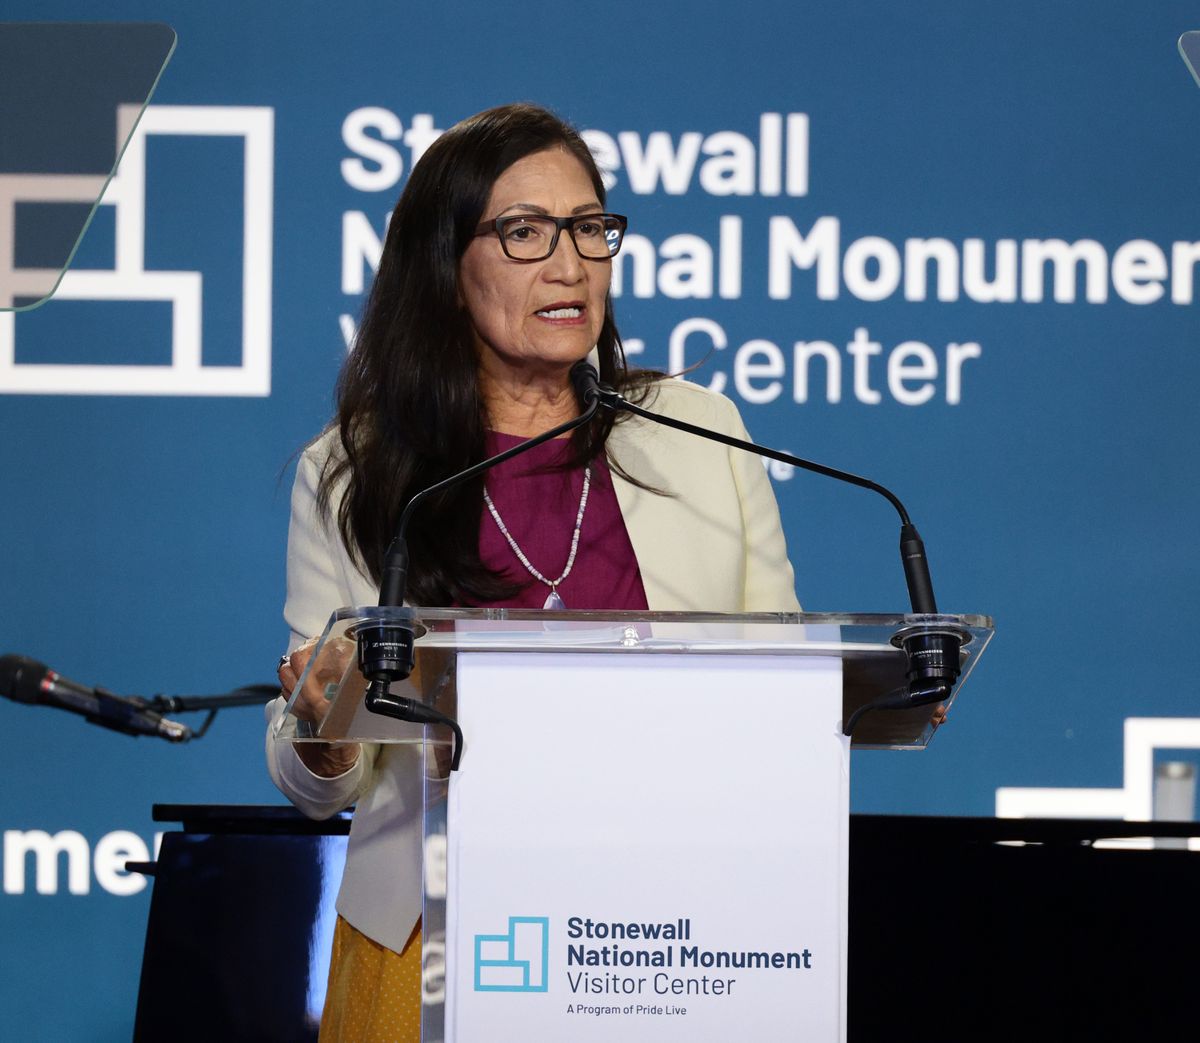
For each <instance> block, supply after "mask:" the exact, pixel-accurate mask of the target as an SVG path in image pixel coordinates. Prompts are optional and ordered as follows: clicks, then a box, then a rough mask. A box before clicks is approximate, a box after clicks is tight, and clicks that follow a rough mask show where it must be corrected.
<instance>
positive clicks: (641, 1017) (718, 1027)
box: [445, 649, 849, 1043]
mask: <svg viewBox="0 0 1200 1043" xmlns="http://www.w3.org/2000/svg"><path fill="white" fill-rule="evenodd" d="M457 669H458V677H457V697H458V706H457V710H458V718H459V722H460V724H461V725H462V727H463V730H464V732H465V734H466V735H467V749H466V753H465V754H464V756H463V760H462V765H461V769H460V771H458V772H456V773H455V774H454V775H453V776H452V778H451V783H450V792H449V805H448V809H447V814H448V821H447V827H448V828H447V834H448V851H447V856H448V866H447V872H448V877H447V883H448V893H447V905H446V911H447V924H446V945H447V949H446V1007H445V1038H446V1040H453V1041H457V1043H474V1041H478V1040H488V1041H490V1043H503V1041H508V1040H513V1041H516V1040H521V1041H523V1043H536V1041H547V1043H549V1041H555V1043H561V1041H562V1040H579V1041H588V1040H598V1041H599V1040H604V1041H612V1040H621V1041H623V1043H625V1041H628V1043H638V1041H643V1040H645V1041H667V1040H681V1041H682V1040H687V1041H691V1043H694V1041H702V1040H720V1041H725V1040H732V1039H770V1040H788V1039H796V1040H822V1041H824V1040H828V1041H837V1040H841V1039H844V1037H845V1021H844V1012H845V980H846V979H845V969H846V951H845V941H846V888H847V840H846V837H847V815H848V799H849V798H848V792H849V790H848V786H849V775H848V767H849V743H848V740H847V739H846V738H845V737H844V736H843V735H842V734H841V719H842V664H841V660H840V659H838V658H836V657H809V658H803V659H797V658H781V657H774V656H762V655H757V656H755V655H738V654H728V655H714V654H705V655H691V654H686V653H685V654H682V655H671V656H613V655H606V654H586V653H584V654H580V653H563V654H556V653H552V652H549V653H543V654H540V655H536V656H529V655H526V656H520V655H513V654H506V653H502V652H487V651H481V652H464V651H462V650H461V649H460V652H459V657H458V666H457Z"/></svg>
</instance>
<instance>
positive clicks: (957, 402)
mask: <svg viewBox="0 0 1200 1043" xmlns="http://www.w3.org/2000/svg"><path fill="white" fill-rule="evenodd" d="M95 13H96V12H95V8H94V6H93V5H90V4H86V3H66V2H61V3H58V2H46V3H43V4H41V5H40V7H39V12H38V15H39V17H43V18H57V19H64V20H67V19H86V18H90V17H94V16H95ZM103 14H104V17H106V18H110V19H121V20H165V21H168V22H170V23H171V24H172V25H173V26H174V27H175V28H176V30H177V31H178V34H179V44H178V49H177V51H176V53H175V56H174V58H173V59H172V61H171V63H170V65H169V66H168V68H167V71H166V74H165V75H164V77H163V79H162V81H161V84H160V86H159V89H158V91H157V93H156V95H155V97H154V99H153V103H152V108H151V110H150V112H149V113H148V114H147V120H146V124H145V126H146V129H147V136H146V148H145V163H144V177H141V176H140V173H139V171H136V170H133V171H132V172H131V173H130V174H129V177H128V178H127V179H126V184H127V185H137V184H141V185H143V186H144V190H145V197H144V213H145V228H144V236H142V237H138V236H133V238H131V239H128V240H124V245H122V243H123V239H122V237H123V236H126V235H127V234H128V235H132V233H130V232H129V229H130V228H132V227H133V225H130V224H128V222H130V221H134V220H135V218H136V217H137V215H138V213H139V212H140V204H139V203H138V200H137V198H136V193H131V194H130V195H129V196H128V198H127V199H126V200H125V201H124V202H121V203H119V204H116V203H110V204H109V205H106V206H103V207H101V210H100V213H99V215H98V217H97V219H96V221H95V222H94V223H93V226H92V228H91V229H90V230H89V232H88V235H87V237H86V239H85V242H84V245H83V248H82V249H81V251H80V254H79V256H78V257H77V258H76V261H75V265H74V268H75V269H76V274H77V275H81V274H82V273H84V272H89V271H91V272H109V273H112V272H113V271H114V270H115V269H120V271H118V272H117V274H109V275H107V276H104V277H103V278H93V279H91V281H89V280H88V279H87V278H76V277H75V276H74V275H73V276H69V277H68V281H67V282H66V283H64V288H63V289H64V292H63V293H61V294H60V298H59V299H57V300H53V301H51V302H50V303H49V304H48V305H46V306H45V307H43V308H41V309H38V310H36V311H33V312H30V313H27V314H21V315H19V316H17V317H16V320H15V321H14V322H13V323H12V324H11V326H10V327H7V333H6V332H5V329H6V327H4V326H2V325H0V349H3V348H4V345H5V343H6V341H5V337H7V338H8V340H7V344H8V346H9V348H11V351H10V352H8V354H7V355H6V353H5V351H4V350H0V392H5V393H4V394H3V397H0V417H2V425H3V432H4V437H5V444H6V446H7V448H8V451H7V453H6V454H5V457H4V464H3V476H4V480H5V487H6V489H7V490H8V494H7V496H6V500H5V503H6V509H5V510H4V511H3V513H2V514H0V548H2V549H0V554H3V576H4V580H3V592H4V595H5V596H4V597H3V599H2V600H0V636H2V641H0V645H2V646H3V647H0V652H7V651H13V652H21V653H24V654H27V655H31V656H34V657H36V658H38V659H41V660H43V661H45V662H47V663H50V664H51V665H52V666H54V667H55V668H56V669H57V670H59V671H60V672H61V673H62V674H64V675H66V676H68V677H72V678H76V679H78V680H80V681H85V682H90V683H96V684H103V685H105V686H107V687H109V688H111V689H114V690H116V691H120V692H127V693H141V694H151V693H154V692H159V691H168V692H207V691H223V690H225V689H227V688H230V687H233V686H236V685H238V684H242V683H249V682H256V681H268V680H271V679H272V676H273V666H274V663H275V660H276V658H277V656H278V654H279V652H280V651H281V650H282V648H283V645H284V642H285V640H286V631H285V628H284V626H283V624H282V621H281V618H280V607H281V603H282V600H283V556H284V543H285V534H286V522H287V505H288V493H289V489H290V472H289V469H288V468H289V461H290V460H291V458H292V454H293V453H294V452H295V450H297V449H298V448H299V447H300V446H301V445H303V443H304V442H305V441H306V440H307V439H309V438H310V437H311V436H312V435H313V434H314V433H315V432H317V431H318V430H319V429H320V428H321V426H322V425H323V424H324V423H325V421H326V420H327V419H328V416H329V414H330V410H331V401H332V400H331V390H332V386H333V383H334V380H335V377H336V374H337V370H338V366H339V363H340V361H341V359H342V357H343V354H344V350H345V341H346V338H347V336H349V335H350V334H351V333H352V329H353V323H354V320H355V318H356V316H357V311H358V308H359V307H360V304H361V289H362V285H363V283H364V280H369V277H370V269H371V265H372V262H373V257H374V256H375V253H376V251H377V249H378V246H377V240H378V237H379V236H381V235H382V232H383V228H384V224H385V220H386V215H387V212H388V210H389V208H390V206H391V205H392V203H393V202H394V200H395V197H396V195H397V194H398V192H399V190H400V188H401V187H402V185H403V181H404V178H405V177H406V176H407V173H408V171H409V169H410V167H411V164H412V161H413V157H414V153H416V154H419V153H420V151H421V150H422V149H423V148H424V147H425V144H426V143H427V141H428V140H429V138H430V135H431V134H432V132H433V131H435V130H437V129H439V128H445V127H448V126H450V125H451V124H452V123H454V122H455V121H456V120H458V119H460V118H462V117H464V116H466V115H468V114H470V113H472V112H475V111H477V110H479V109H482V108H486V107H488V106H491V105H495V104H498V103H501V102H504V101H510V100H516V99H529V100H534V101H537V102H540V103H542V104H545V105H548V106H550V107H552V108H554V109H556V110H557V111H558V112H560V113H561V114H563V115H564V116H566V117H567V118H569V119H570V120H572V121H573V122H575V123H576V124H577V125H578V126H579V127H581V128H585V129H587V130H589V131H591V132H592V133H591V134H590V136H589V143H590V144H591V145H592V147H593V149H594V150H595V151H596V153H597V155H598V157H599V158H600V160H601V162H602V164H603V166H604V167H605V168H606V170H607V171H608V173H609V175H610V177H611V179H612V189H611V197H610V202H611V209H613V210H615V211H617V212H620V213H626V214H628V215H629V217H630V228H631V232H632V233H634V234H635V235H636V236H637V237H641V238H637V239H634V238H631V239H630V241H629V245H628V246H627V247H626V249H625V251H624V252H623V255H622V260H621V265H620V289H621V292H620V296H619V299H618V300H617V304H616V307H617V315H618V320H619V323H620V326H621V329H622V331H623V334H624V335H625V337H626V338H628V339H629V341H630V342H631V347H632V348H638V347H640V348H641V352H640V354H637V355H635V356H634V359H635V361H640V362H643V363H645V364H649V365H655V366H661V367H666V366H669V365H679V364H682V363H686V364H691V363H693V362H697V361H699V360H700V359H701V358H702V357H703V356H704V355H705V353H706V352H708V351H709V350H710V349H711V357H710V358H709V360H708V362H707V363H706V364H705V365H704V366H703V367H701V368H700V369H698V370H697V371H696V372H695V373H694V374H692V376H691V379H693V380H696V381H699V382H703V383H714V382H716V384H718V385H719V384H720V383H721V382H724V387H725V391H726V393H728V394H730V395H731V396H732V397H733V398H734V399H735V400H736V401H737V402H738V404H739V406H740V407H741V408H742V410H743V414H744V416H745V418H746V420H747V423H748V425H749V427H750V429H751V431H752V433H753V434H754V435H755V436H756V437H757V438H759V439H760V440H762V441H765V442H768V443H772V444H775V445H778V446H779V447H781V448H784V449H787V450H790V451H793V452H797V453H800V454H802V455H806V456H809V457H813V458H816V459H820V460H824V461H827V462H829V463H831V464H834V465H836V466H841V467H844V468H846V469H849V470H852V471H857V472H860V473H866V474H868V475H871V476H873V477H875V478H877V479H878V480H880V481H882V482H883V483H884V484H886V485H888V486H890V487H892V488H894V489H895V490H896V491H897V492H898V493H899V494H900V495H901V497H902V498H903V499H904V500H905V502H906V504H907V505H908V507H909V510H910V511H911V513H912V514H913V516H914V519H915V520H916V521H917V523H918V525H919V526H920V528H921V531H922V534H923V535H924V537H925V540H926V543H927V546H928V548H929V552H930V555H931V561H932V566H933V570H934V579H935V583H936V587H937V591H938V597H939V602H940V605H941V607H942V608H943V609H944V610H947V611H953V612H980V613H985V614H989V615H992V616H994V617H995V619H996V622H997V637H996V639H995V640H994V642H993V644H992V647H991V649H990V650H989V652H988V654H987V655H986V656H985V658H984V660H983V661H982V663H981V665H980V668H979V669H978V671H977V672H976V674H975V675H974V677H973V678H972V679H971V681H970V683H969V685H968V686H967V687H966V689H965V690H964V693H963V696H962V699H961V701H960V702H959V703H958V704H957V705H956V707H955V710H954V713H953V715H952V717H951V723H950V725H949V726H948V727H947V728H946V729H945V730H943V731H942V732H941V733H940V734H939V736H938V738H937V741H936V742H935V743H934V744H933V746H932V747H931V748H930V749H929V750H928V751H927V752H925V753H922V754H908V755H899V754H880V753H874V754H864V755H860V756H858V757H857V758H856V762H855V765H854V789H853V806H854V808H855V810H859V811H887V812H913V813H936V814H972V815H986V814H991V813H992V812H993V810H994V806H995V793H996V790H997V788H998V787H1002V786H1047V787H1105V788H1119V787H1120V786H1121V785H1122V776H1121V757H1122V722H1123V720H1124V719H1126V718H1128V717H1139V716H1154V717H1186V716H1188V715H1194V714H1195V710H1194V709H1193V708H1194V705H1195V695H1194V689H1195V681H1194V678H1193V676H1192V671H1191V670H1190V666H1189V656H1188V655H1187V654H1179V647H1178V645H1179V638H1178V635H1181V634H1186V633H1187V632H1188V624H1187V618H1188V610H1189V609H1190V601H1191V594H1192V592H1193V591H1194V589H1195V588H1196V586H1197V582H1198V580H1200V575H1198V572H1200V569H1198V563H1200V556H1198V555H1197V553H1196V551H1195V549H1194V538H1195V520H1194V519H1195V518H1196V516H1197V514H1198V512H1200V481H1198V479H1200V473H1198V466H1197V456H1196V454H1195V453H1194V451H1193V445H1194V443H1195V440H1196V436H1197V419H1196V410H1195V408H1194V404H1193V402H1194V398H1195V394H1196V387H1197V378H1198V377H1200V355H1198V353H1197V350H1196V342H1197V332H1196V318H1195V310H1194V304H1193V299H1194V292H1195V283H1196V276H1195V272H1194V266H1195V263H1196V259H1197V257H1198V256H1200V221H1198V218H1197V214H1198V213H1200V185H1198V183H1197V179H1196V170H1197V158H1198V156H1200V145H1198V141H1200V91H1197V89H1196V87H1195V85H1194V83H1193V82H1192V80H1191V78H1190V76H1189V74H1188V72H1187V70H1186V69H1185V67H1184V65H1183V63H1182V62H1181V61H1180V59H1179V57H1178V55H1177V54H1176V51H1175V40H1176V38H1177V37H1178V35H1179V34H1180V33H1181V32H1183V31H1185V30H1187V29H1190V28H1195V27H1196V26H1195V25H1194V24H1193V23H1194V22H1196V21H1197V18H1196V15H1195V10H1194V7H1193V5H1189V4H1183V3H1177V2H1164V3H1159V4H1155V5H1152V6H1150V7H1146V8H1140V9H1139V8H1135V7H1132V6H1130V5H1128V4H1120V3H1115V2H1105V3H1100V4H1096V3H1089V4H1083V3H1075V4H1058V5H1049V6H1048V5H1045V4H1042V3H1035V2H1033V0H1013V2H1010V3H1007V4H1004V5H989V4H979V3H966V4H964V3H950V2H929V3H925V4H922V5H919V7H918V8H917V9H916V10H913V9H911V8H904V7H897V5H894V4H887V3H883V2H878V0H862V2H850V3H845V4H842V5H839V6H838V9H837V10H836V11H831V10H829V9H828V5H807V4H795V3H782V2H779V3H776V2H773V0H754V2H751V3H749V4H740V5H729V4H716V3H705V2H700V3H697V2H695V0H693V2H689V3H681V2H677V0H664V2H662V3H658V4H653V5H646V4H636V5H635V4H628V3H615V4H610V5H608V6H606V7H605V8H604V9H603V11H600V10H593V11H590V12H589V13H587V14H586V16H585V15H584V14H583V12H582V10H580V11H576V10H575V9H571V8H564V6H563V5H562V4H548V3H541V2H529V0H526V2H523V3H520V4H513V3H509V2H505V0H500V2H494V3H487V4H485V3H478V2H462V0H460V2H453V3H446V4H442V5H437V6H436V7H434V6H428V7H417V6H413V5H396V4H385V3H354V4H350V5H343V6H341V7H339V8H338V9H337V13H336V15H335V14H334V13H333V8H331V7H330V6H329V5H316V4H302V5H296V4H286V5H285V4H282V3H274V2H272V3H259V4H256V5H253V6H251V7H249V8H247V7H246V6H245V5H234V4H229V3H221V4H216V5H204V6H203V7H197V6H196V5H192V4H184V3H179V2H176V0H167V2H165V3H164V2H160V3H157V4H146V3H136V2H132V0H120V2H114V3H112V4H109V5H106V8H105V10H104V12H103ZM122 177H125V169H124V168H123V169H122ZM122 228H124V231H122ZM139 238H140V242H141V245H142V250H141V256H140V257H139V256H137V253H138V251H137V250H133V249H132V248H131V247H130V245H129V244H130V242H133V241H134V240H136V239H139ZM153 273H176V274H175V275H174V276H172V277H170V278H166V279H163V278H161V277H159V276H157V275H154V274H153ZM188 273H198V275H189V274H188ZM72 279H74V282H73V283H72V281H71V280H72ZM164 287H165V288H164ZM189 352H190V353H191V354H190V356H189ZM189 358H190V361H189ZM48 364H53V365H54V366H55V368H54V369H45V368H42V367H44V366H46V365H48ZM134 366H140V367H151V371H150V372H147V371H146V370H145V369H128V368H121V367H134ZM80 367H101V368H102V370H103V372H101V370H99V369H82V368H80ZM98 374H99V375H98ZM776 490H777V494H778V497H779V502H780V507H781V509H782V512H783V516H784V518H785V524H786V529H787V534H788V539H789V545H790V548H791V552H792V557H793V560H794V562H795V565H796V573H797V583H798V592H799V595H800V598H801V601H802V603H803V604H804V605H805V607H807V608H809V609H812V610H816V611H833V610H847V611H899V610H902V609H903V608H904V607H905V602H904V588H903V582H902V576H901V573H900V569H899V565H898V561H897V554H896V549H895V542H896V526H895V523H894V516H893V515H892V514H891V513H890V509H889V508H888V507H887V505H886V504H885V503H883V501H881V500H879V501H876V500H875V499H872V498H871V497H869V496H867V495H866V494H863V493H860V492H859V491H857V490H853V489H849V488H846V487H843V486H840V485H835V484H832V483H826V482H824V481H823V480H821V479H818V478H815V477H812V476H796V477H786V476H783V475H779V474H778V473H777V474H776ZM1184 648H1186V644H1185V645H1184ZM0 714H3V723H4V726H5V731H6V734H7V735H8V736H9V742H8V744H7V745H8V753H7V757H6V759H7V761H8V768H7V769H6V770H5V772H4V779H5V782H4V786H3V789H2V791H0V821H2V823H3V829H4V831H5V835H4V845H5V847H4V894H3V895H0V961H2V963H3V965H4V967H5V968H6V972H5V974H4V975H3V984H0V990H2V992H3V996H2V1000H3V1001H2V1002H0V1037H4V1038H12V1039H23V1040H32V1039H46V1040H62V1039H79V1040H117V1039H125V1038H128V1035H129V1029H130V1026H131V1024H132V1015H133V1007H134V1000H135V995H136V984H137V973H138V968H139V961H140V953H141V942H142V932H143V930H144V925H145V916H146V910H147V906H148V895H149V892H148V890H135V889H136V888H137V887H138V882H137V880H136V879H135V880H133V881H130V880H129V879H128V878H125V877H123V876H122V875H121V874H120V873H117V872H114V871H112V870H111V869H110V865H111V864H112V863H114V862H119V861H120V860H121V858H120V857H119V856H120V855H121V853H122V852H130V853H131V854H132V855H133V856H134V857H137V856H138V855H139V845H144V846H145V847H147V848H149V847H152V845H153V833H154V826H153V824H152V823H151V821H150V806H151V804H152V803H154V802H264V801H275V800H277V799H278V796H277V794H276V793H275V791H274V790H273V789H272V787H271V786H270V784H269V782H268V781H267V779H266V776H265V772H264V770H263V767H262V755H261V746H262V727H261V716H260V714H259V713H258V712H257V711H255V710H240V711H230V712H227V713H224V714H222V715H221V717H219V718H218V720H217V723H216V724H215V726H214V727H213V730H212V732H211V733H210V734H209V736H208V737H206V738H205V739H204V740H203V741H202V742H199V743H194V744H192V745H189V746H185V747H179V748H175V747H168V746H166V745H165V744H157V743H155V742H152V741H150V740H146V739H142V740H137V741H134V740H132V739H128V738H125V737H123V736H119V735H115V734H109V733H105V732H100V731H98V730H96V729H94V728H91V727H89V726H87V725H86V724H84V723H83V722H82V721H79V720H78V719H74V718H70V717H67V716H65V715H61V714H56V713H54V712H51V711H48V710H37V709H28V708H23V707H16V706H13V705H12V704H7V703H6V704H5V705H4V706H3V707H0ZM39 830H40V831H44V832H45V833H46V834H49V835H52V836H53V835H57V836H58V843H59V844H60V845H61V846H62V847H63V848H64V853H63V854H61V855H60V856H58V858H57V861H55V860H54V858H52V857H49V858H43V859H42V860H41V861H40V862H39V860H38V859H37V857H36V856H35V855H33V854H27V848H28V847H29V845H30V844H36V842H37V836H36V834H35V833H34V832H33V831H39ZM39 864H40V865H41V866H42V872H43V878H42V880H41V882H40V886H39V881H38V878H37V876H36V868H37V866H38V865H39ZM52 866H56V867H57V871H56V872H51V871H50V869H51V867H52ZM70 869H73V875H72V873H71V872H69V870H70ZM39 890H41V891H44V892H46V893H39ZM126 891H129V892H132V893H129V894H125V893H122V892H126ZM74 892H83V893H74ZM64 981H65V982H68V983H70V991H71V995H72V996H73V1002H72V1003H71V1004H65V1003H62V1002H55V1003H54V1004H53V1006H52V1007H51V1008H50V1009H46V1004H47V1002H48V1001H49V1000H50V999H51V998H52V997H59V996H61V995H62V993H61V985H62V983H63V982H64Z"/></svg>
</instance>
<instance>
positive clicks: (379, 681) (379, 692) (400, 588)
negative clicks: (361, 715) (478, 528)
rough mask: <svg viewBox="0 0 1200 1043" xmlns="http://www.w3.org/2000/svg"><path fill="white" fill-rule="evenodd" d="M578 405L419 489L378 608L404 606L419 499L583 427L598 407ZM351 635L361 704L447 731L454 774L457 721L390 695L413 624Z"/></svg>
mask: <svg viewBox="0 0 1200 1043" xmlns="http://www.w3.org/2000/svg"><path fill="white" fill-rule="evenodd" d="M572 376H573V371H572ZM584 402H585V405H586V408H585V409H584V411H583V412H582V413H580V414H579V416H577V417H575V418H574V419H572V420H568V421H566V422H565V423H563V424H559V425H558V427H554V428H551V429H550V430H549V431H545V432H543V433H542V434H540V435H536V436H534V437H533V438H530V439H527V440H526V441H524V442H521V443H520V444H519V445H515V446H513V447H512V448H511V449H506V450H505V451H504V452H502V453H497V454H496V455H495V456H492V457H489V458H488V459H486V460H482V461H480V462H479V463H477V464H474V465H472V466H471V467H468V468H466V469H465V470H463V471H459V472H458V473H457V474H452V475H451V476H450V477H449V478H445V479H443V480H442V481H440V482H438V483H437V484H436V485H431V486H429V487H428V488H427V489H422V490H421V491H420V492H418V493H416V494H415V495H414V496H413V497H412V498H411V499H410V500H409V501H408V503H407V504H406V505H405V507H404V510H403V511H402V512H401V514H400V522H399V524H398V525H397V526H396V535H395V536H394V537H393V538H392V542H391V543H390V544H389V545H388V549H387V553H386V554H385V555H384V562H383V576H382V582H381V583H380V586H379V607H380V608H401V607H402V606H403V605H404V593H405V589H406V587H407V586H408V541H407V539H406V534H407V532H408V524H409V521H410V519H411V518H412V516H413V513H414V511H416V509H417V508H418V507H419V506H420V505H421V504H422V503H423V502H424V501H425V500H427V499H428V498H429V497H431V496H433V495H435V494H436V493H439V492H441V491H443V490H444V489H449V488H451V487H452V486H455V485H458V484H459V483H460V482H466V481H470V480H471V479H472V478H474V477H476V476H477V475H480V474H483V473H484V472H485V471H489V470H491V469H492V468H493V467H495V466H497V465H498V464H502V463H504V462H505V461H506V460H511V459H512V458H513V457H514V456H520V455H521V454H522V453H524V452H527V451H529V450H530V449H533V448H534V447H535V446H539V445H541V444H542V443H543V442H548V441H549V440H550V439H552V438H557V437H558V436H559V435H565V434H567V433H568V432H569V431H574V430H575V429H576V428H577V427H582V426H583V425H584V424H587V423H589V422H590V421H591V419H592V417H594V416H595V415H596V412H597V410H598V409H599V404H598V403H597V402H595V401H586V400H584ZM355 636H356V638H357V640H358V664H359V669H360V670H361V671H362V673H363V676H364V677H366V678H367V680H368V682H369V684H368V687H367V695H366V698H365V699H364V700H363V703H364V705H365V706H366V707H367V709H368V710H370V711H371V712H372V713H378V714H382V715H384V716H385V717H394V718H396V719H397V720H400V721H411V722H414V723H418V724H442V725H446V726H447V727H449V728H452V729H453V730H454V734H455V738H456V740H457V741H456V743H455V749H454V756H453V759H452V761H451V765H450V767H451V770H452V771H453V770H455V769H456V768H457V767H458V761H459V757H460V755H461V753H462V731H461V730H460V729H459V727H458V722H457V721H455V720H453V718H451V717H448V716H446V715H445V714H443V713H440V712H439V711H437V710H435V709H434V708H433V707H431V706H429V705H427V704H426V703H423V702H421V701H420V700H418V699H410V698H407V697H405V696H397V695H393V694H392V692H391V691H390V687H391V685H392V683H393V682H394V681H402V680H404V679H405V678H406V677H408V676H409V674H411V673H412V669H413V658H414V654H415V653H414V649H413V643H414V641H415V640H416V626H415V624H414V623H408V622H399V621H387V620H371V621H367V622H364V623H361V624H359V626H358V627H357V628H356V632H355Z"/></svg>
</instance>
